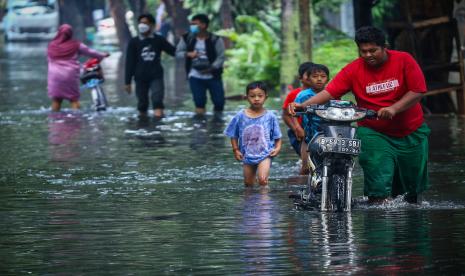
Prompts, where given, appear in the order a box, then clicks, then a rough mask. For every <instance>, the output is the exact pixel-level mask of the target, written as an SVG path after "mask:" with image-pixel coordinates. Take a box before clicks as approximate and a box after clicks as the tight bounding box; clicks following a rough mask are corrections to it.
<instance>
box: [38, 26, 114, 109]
mask: <svg viewBox="0 0 465 276" xmlns="http://www.w3.org/2000/svg"><path fill="white" fill-rule="evenodd" d="M72 38H73V28H72V27H71V26H70V25H68V24H63V25H61V26H60V28H59V29H58V33H57V35H56V36H55V38H54V39H53V40H52V41H51V42H50V43H49V45H48V48H47V56H48V97H49V98H50V99H52V111H60V108H61V103H62V101H63V99H65V100H68V101H70V103H71V108H72V109H79V106H80V104H79V97H80V92H79V71H80V70H79V69H80V68H79V66H80V64H79V60H78V58H79V56H80V55H84V56H89V57H94V58H97V59H99V60H101V59H103V58H104V57H107V56H109V54H108V53H101V52H98V51H95V50H93V49H90V48H89V47H87V46H86V45H84V44H83V43H81V42H79V41H77V40H73V39H72Z"/></svg>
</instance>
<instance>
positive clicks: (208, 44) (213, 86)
mask: <svg viewBox="0 0 465 276" xmlns="http://www.w3.org/2000/svg"><path fill="white" fill-rule="evenodd" d="M209 22H210V21H209V19H208V16H207V15H205V14H197V15H194V16H193V17H192V19H191V25H190V31H189V33H187V34H184V35H183V36H182V38H181V39H180V40H179V43H178V45H177V46H176V57H177V58H185V68H186V74H187V77H188V79H189V86H190V89H191V91H192V96H193V99H194V104H195V112H196V114H197V115H203V114H205V111H206V109H205V106H206V103H207V90H209V92H210V97H211V101H212V102H213V105H214V107H213V111H214V112H215V114H221V112H222V111H223V109H224V103H225V99H224V88H223V81H222V79H221V74H222V73H223V64H224V60H225V55H224V42H223V40H222V39H221V38H220V37H218V36H216V35H214V34H212V33H210V32H208V30H207V29H208V24H209Z"/></svg>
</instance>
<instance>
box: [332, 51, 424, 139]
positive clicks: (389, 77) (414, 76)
mask: <svg viewBox="0 0 465 276" xmlns="http://www.w3.org/2000/svg"><path fill="white" fill-rule="evenodd" d="M387 54H388V59H387V61H386V62H385V63H384V64H383V65H381V67H379V68H372V67H370V66H369V65H367V64H366V63H365V62H364V60H363V59H362V58H358V59H356V60H354V61H353V62H351V63H349V64H348V65H347V66H345V67H344V68H343V69H342V70H341V72H339V73H338V74H337V75H336V76H335V77H334V79H333V80H332V81H331V82H330V83H329V84H328V86H327V87H326V91H328V92H329V94H331V96H332V97H334V98H339V97H341V96H342V95H344V94H345V93H346V92H349V91H352V93H353V94H354V96H355V99H356V100H357V105H359V106H361V107H365V108H369V109H373V110H376V111H378V110H379V109H380V108H382V107H388V106H391V105H393V104H394V103H395V102H397V101H398V100H400V99H401V98H402V96H404V95H405V94H406V93H407V92H409V91H412V92H416V93H425V92H426V90H427V89H426V83H425V77H424V76H423V72H422V71H421V69H420V66H418V64H417V62H416V61H415V60H414V59H413V57H412V56H411V55H410V54H408V53H406V52H399V51H394V50H387ZM422 123H423V111H422V109H421V105H420V103H416V104H415V105H413V106H412V107H410V108H409V109H407V110H405V111H404V112H402V113H399V114H397V115H396V116H394V118H392V120H381V119H380V120H363V121H361V122H359V123H358V124H359V125H360V126H366V127H369V128H372V129H374V130H376V131H378V132H381V133H384V134H386V135H389V136H394V137H404V136H407V135H409V134H410V133H412V132H414V131H415V130H417V129H418V128H419V127H420V126H421V124H422Z"/></svg>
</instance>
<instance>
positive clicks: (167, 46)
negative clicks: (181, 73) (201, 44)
mask: <svg viewBox="0 0 465 276" xmlns="http://www.w3.org/2000/svg"><path fill="white" fill-rule="evenodd" d="M137 22H139V24H138V26H137V28H138V30H139V35H138V36H136V37H133V38H132V39H131V40H130V41H129V43H128V47H127V50H126V68H125V69H126V70H125V85H126V86H125V90H126V92H127V93H128V94H130V93H131V91H132V87H131V81H132V78H133V77H134V80H135V83H136V96H137V109H138V110H139V116H140V117H146V116H147V110H148V108H149V91H151V93H150V98H151V100H152V107H153V115H154V117H155V118H162V117H163V115H164V114H163V110H164V104H163V98H164V95H165V85H164V82H163V67H162V66H161V63H160V61H161V53H162V51H163V52H165V53H167V54H168V55H170V56H174V55H175V51H176V48H175V47H174V46H173V45H171V43H169V42H168V41H167V40H166V39H165V38H164V37H162V36H160V35H157V34H154V27H155V18H154V17H153V15H151V14H142V15H140V16H139V17H138V19H137Z"/></svg>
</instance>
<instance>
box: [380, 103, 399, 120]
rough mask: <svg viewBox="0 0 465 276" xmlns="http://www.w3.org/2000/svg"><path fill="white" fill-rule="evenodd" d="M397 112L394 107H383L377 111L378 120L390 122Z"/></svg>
mask: <svg viewBox="0 0 465 276" xmlns="http://www.w3.org/2000/svg"><path fill="white" fill-rule="evenodd" d="M396 114H397V111H396V109H395V108H394V107H392V106H388V107H383V108H381V109H380V110H378V118H379V119H388V120H392V118H393V117H394V116H396Z"/></svg>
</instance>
